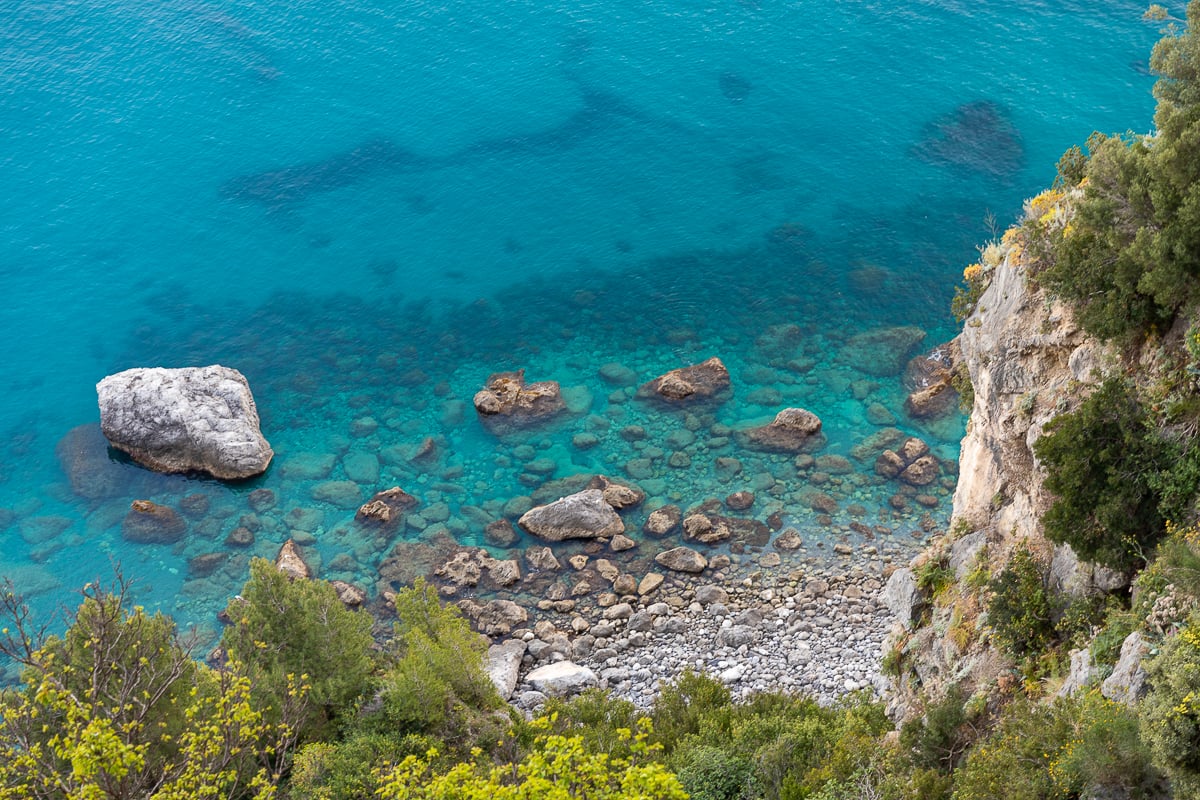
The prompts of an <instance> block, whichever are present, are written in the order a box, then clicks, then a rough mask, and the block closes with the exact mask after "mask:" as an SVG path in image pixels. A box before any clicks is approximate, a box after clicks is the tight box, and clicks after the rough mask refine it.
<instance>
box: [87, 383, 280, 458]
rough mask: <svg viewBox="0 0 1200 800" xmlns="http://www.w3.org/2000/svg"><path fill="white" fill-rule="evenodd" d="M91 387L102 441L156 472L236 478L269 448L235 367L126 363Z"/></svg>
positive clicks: (268, 454) (270, 453)
mask: <svg viewBox="0 0 1200 800" xmlns="http://www.w3.org/2000/svg"><path fill="white" fill-rule="evenodd" d="M96 393H97V395H98V398H99V403H100V429H101V430H102V431H103V432H104V436H105V438H107V439H108V442H109V444H111V445H112V446H113V447H115V448H116V449H118V450H121V451H122V452H125V453H127V454H129V456H130V457H131V458H132V459H133V460H134V461H136V462H137V463H139V464H141V465H142V466H144V467H148V468H149V469H152V470H155V471H157V472H192V471H196V472H206V473H208V474H209V475H212V476H213V477H214V478H219V479H221V480H237V479H240V478H250V477H253V476H255V475H259V474H262V473H263V472H265V471H266V469H267V466H268V465H269V464H270V463H271V458H272V456H274V454H275V453H274V451H273V450H272V449H271V446H270V445H269V444H268V443H267V440H266V439H264V438H263V435H262V432H261V431H260V430H259V420H258V409H257V407H256V406H255V405H254V397H253V396H252V395H251V394H250V385H249V384H248V383H247V382H246V378H245V377H244V376H243V375H242V373H240V372H238V371H237V370H236V369H230V368H229V367H222V366H219V365H213V366H208V367H185V368H183V369H164V368H162V367H152V368H146V369H128V370H125V371H124V372H118V373H117V374H115V375H109V376H108V377H107V378H105V379H104V380H102V381H100V383H98V384H97V385H96Z"/></svg>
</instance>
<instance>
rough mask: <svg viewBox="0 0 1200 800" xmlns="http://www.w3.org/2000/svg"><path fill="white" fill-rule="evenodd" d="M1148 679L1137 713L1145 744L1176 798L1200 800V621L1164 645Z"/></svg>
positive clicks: (1149, 671) (1186, 627)
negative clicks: (1145, 692) (1144, 694)
mask: <svg viewBox="0 0 1200 800" xmlns="http://www.w3.org/2000/svg"><path fill="white" fill-rule="evenodd" d="M1147 673H1148V677H1147V681H1148V683H1149V686H1150V691H1149V693H1148V694H1147V696H1146V697H1145V698H1144V699H1143V700H1142V702H1141V704H1140V706H1139V709H1138V711H1139V715H1140V717H1141V735H1142V740H1143V741H1145V742H1146V744H1147V745H1148V746H1149V748H1150V752H1151V753H1152V754H1153V757H1154V763H1155V764H1156V765H1158V767H1160V768H1161V769H1162V770H1163V771H1164V772H1166V773H1167V775H1168V776H1169V777H1170V779H1171V785H1172V787H1173V789H1174V792H1175V797H1178V798H1184V797H1197V796H1200V617H1197V616H1195V615H1193V617H1192V618H1191V620H1190V621H1189V622H1188V624H1187V625H1186V626H1185V627H1184V628H1183V629H1182V630H1180V631H1179V633H1177V634H1176V635H1174V636H1171V637H1168V638H1167V640H1166V641H1165V642H1163V645H1162V648H1161V650H1160V651H1159V654H1158V656H1157V657H1155V658H1154V659H1153V660H1152V661H1151V662H1150V663H1149V666H1148V667H1147Z"/></svg>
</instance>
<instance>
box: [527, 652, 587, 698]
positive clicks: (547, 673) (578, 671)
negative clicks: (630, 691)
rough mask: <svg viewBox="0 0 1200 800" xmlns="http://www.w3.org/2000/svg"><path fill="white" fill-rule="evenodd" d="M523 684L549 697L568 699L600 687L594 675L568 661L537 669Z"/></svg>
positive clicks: (585, 668)
mask: <svg viewBox="0 0 1200 800" xmlns="http://www.w3.org/2000/svg"><path fill="white" fill-rule="evenodd" d="M525 682H526V683H528V684H530V685H531V686H533V688H535V689H537V690H538V691H539V692H541V693H542V694H545V695H547V696H549V697H569V696H571V695H574V694H579V693H580V692H582V691H583V690H584V689H588V688H590V687H592V686H599V685H600V681H599V680H598V679H597V678H596V673H594V672H592V671H591V670H590V669H588V668H587V667H581V666H579V665H578V664H573V663H571V662H570V661H559V662H557V663H555V664H547V665H545V666H544V667H538V668H537V669H535V670H534V671H533V672H530V673H529V674H528V675H526V676H525Z"/></svg>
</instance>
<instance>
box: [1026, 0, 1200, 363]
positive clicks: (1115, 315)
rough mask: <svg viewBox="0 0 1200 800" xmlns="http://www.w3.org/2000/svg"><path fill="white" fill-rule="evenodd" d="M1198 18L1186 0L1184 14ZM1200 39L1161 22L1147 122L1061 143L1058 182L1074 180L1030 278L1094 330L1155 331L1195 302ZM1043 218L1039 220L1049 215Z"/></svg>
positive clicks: (1115, 333) (1199, 255)
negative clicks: (1084, 142) (1082, 143)
mask: <svg viewBox="0 0 1200 800" xmlns="http://www.w3.org/2000/svg"><path fill="white" fill-rule="evenodd" d="M1197 18H1200V11H1198V9H1197V8H1196V4H1195V2H1192V3H1189V5H1188V19H1189V21H1194V20H1196V19H1197ZM1198 63H1200V42H1198V41H1197V39H1196V38H1195V37H1194V36H1192V35H1191V33H1190V31H1186V32H1183V33H1180V32H1179V31H1178V30H1175V29H1170V30H1169V31H1168V35H1167V36H1165V37H1164V38H1163V39H1162V40H1161V41H1160V42H1159V43H1158V45H1156V46H1155V48H1154V52H1153V54H1152V56H1151V59H1150V66H1151V69H1153V70H1154V71H1155V72H1156V73H1157V74H1158V75H1160V76H1161V77H1160V79H1159V80H1158V82H1157V83H1156V84H1155V88H1154V94H1155V98H1156V99H1157V101H1158V106H1157V110H1156V112H1155V117H1154V124H1155V130H1154V132H1153V133H1151V134H1148V135H1133V134H1122V135H1114V136H1106V135H1103V134H1094V135H1093V136H1092V137H1091V138H1090V139H1089V140H1088V146H1087V150H1088V155H1087V158H1086V159H1081V158H1080V157H1079V156H1078V154H1075V153H1074V152H1072V153H1069V154H1068V155H1069V156H1074V157H1069V158H1065V159H1064V161H1063V162H1062V163H1061V164H1060V170H1059V175H1060V183H1061V185H1062V186H1063V187H1064V188H1067V189H1079V190H1080V192H1081V196H1080V197H1078V198H1077V199H1075V200H1074V201H1073V202H1072V204H1071V206H1072V208H1071V213H1070V214H1069V215H1068V221H1066V222H1065V224H1063V225H1059V226H1052V230H1051V231H1049V235H1050V238H1051V242H1050V244H1051V246H1050V247H1049V248H1048V249H1047V255H1048V258H1047V259H1046V260H1045V263H1044V270H1043V271H1042V272H1041V273H1040V275H1039V279H1040V280H1041V281H1043V282H1044V283H1045V284H1046V285H1047V286H1048V287H1050V288H1051V289H1052V290H1054V291H1055V292H1057V293H1058V294H1060V295H1061V296H1063V297H1065V298H1068V299H1069V300H1070V301H1071V302H1072V304H1073V305H1074V306H1075V308H1076V309H1077V311H1078V313H1079V318H1080V321H1081V322H1082V324H1083V325H1084V327H1085V328H1087V330H1089V331H1091V332H1092V333H1094V334H1096V335H1097V336H1100V337H1102V338H1106V339H1109V338H1116V339H1122V340H1130V339H1136V338H1140V337H1144V336H1147V335H1152V334H1155V333H1159V334H1161V333H1163V332H1165V331H1166V330H1167V329H1168V328H1169V327H1170V324H1171V323H1172V321H1173V320H1174V319H1175V317H1176V315H1177V314H1178V313H1179V312H1180V311H1182V310H1184V309H1188V308H1190V307H1191V306H1193V305H1194V303H1195V301H1196V299H1197V288H1198V284H1197V278H1198V277H1200V182H1197V177H1200V81H1198V80H1197V78H1198V77H1200V76H1198V75H1197V66H1196V65H1197V64H1198ZM1038 222H1042V223H1043V224H1042V228H1043V230H1045V229H1046V228H1047V226H1046V225H1045V223H1046V222H1049V220H1042V219H1041V218H1040V217H1039V219H1038V220H1035V221H1033V223H1034V224H1037V223H1038Z"/></svg>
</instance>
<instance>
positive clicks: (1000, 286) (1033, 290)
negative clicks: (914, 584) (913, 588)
mask: <svg viewBox="0 0 1200 800" xmlns="http://www.w3.org/2000/svg"><path fill="white" fill-rule="evenodd" d="M958 342H959V345H960V346H961V351H962V359H963V364H965V366H966V369H967V373H968V375H969V377H970V381H971V385H972V387H973V390H974V403H973V406H972V409H971V421H970V424H969V425H968V427H967V433H966V436H965V437H964V438H963V441H962V447H961V449H960V454H959V462H958V485H957V488H956V490H955V494H954V510H953V523H952V528H953V527H965V528H966V529H967V531H968V533H967V534H966V535H964V536H961V537H960V538H959V540H958V541H956V542H953V543H952V552H954V551H955V550H958V551H961V557H960V558H958V559H957V561H958V564H957V565H956V566H957V567H958V568H957V569H956V574H960V575H961V574H963V572H964V571H966V570H969V569H970V567H969V566H968V565H969V564H973V563H975V558H976V557H975V556H971V555H970V554H971V553H978V552H981V551H982V548H984V547H986V548H987V553H988V556H989V560H990V561H991V564H992V569H993V571H995V570H997V569H999V568H1000V566H1001V565H1002V559H1003V558H1004V557H1005V555H1006V554H1007V553H1009V552H1011V551H1012V550H1013V549H1014V547H1015V546H1016V543H1018V542H1021V541H1028V542H1029V543H1030V544H1031V545H1032V546H1035V547H1044V548H1046V549H1047V550H1049V549H1050V547H1049V544H1048V543H1046V542H1045V538H1044V535H1043V531H1042V527H1041V522H1040V520H1041V517H1042V515H1043V514H1044V513H1045V511H1046V510H1047V509H1048V508H1049V506H1050V504H1051V502H1052V500H1053V498H1052V497H1051V496H1050V494H1049V493H1048V492H1047V491H1046V489H1045V487H1044V485H1043V478H1044V474H1043V471H1042V470H1041V469H1040V468H1039V466H1038V464H1037V462H1036V459H1035V457H1034V454H1033V444H1034V442H1035V441H1036V440H1037V439H1038V438H1039V437H1040V436H1041V435H1042V432H1043V429H1044V427H1045V425H1046V423H1048V422H1049V421H1050V420H1051V419H1053V418H1054V417H1056V416H1058V415H1059V414H1060V413H1062V412H1063V411H1064V410H1070V409H1071V408H1073V407H1075V406H1076V405H1077V404H1078V402H1079V401H1080V400H1081V399H1082V398H1083V397H1084V396H1086V393H1087V385H1086V382H1085V383H1084V384H1083V385H1081V382H1080V376H1081V375H1083V374H1084V373H1086V377H1088V378H1089V380H1093V381H1094V380H1095V379H1096V368H1095V366H1094V365H1098V364H1102V363H1103V362H1104V361H1105V359H1104V358H1103V356H1102V354H1100V353H1099V352H1098V350H1097V347H1098V346H1097V345H1096V344H1095V343H1094V342H1093V341H1092V340H1090V339H1089V338H1088V337H1087V336H1086V335H1085V334H1084V333H1083V332H1082V330H1080V328H1079V326H1078V325H1077V324H1076V322H1075V321H1074V318H1073V316H1072V314H1071V312H1070V310H1069V309H1068V308H1067V307H1066V306H1065V305H1063V304H1062V303H1061V302H1059V301H1058V300H1056V299H1054V298H1052V297H1049V296H1047V295H1046V294H1045V293H1044V291H1043V290H1042V289H1040V288H1039V287H1037V286H1036V285H1034V284H1031V283H1030V281H1029V280H1028V277H1027V268H1026V266H1025V265H1023V264H1022V263H1020V261H1019V260H1014V259H1013V258H1011V257H1006V258H1005V259H1004V260H1003V261H1002V263H1000V264H999V265H997V266H996V267H995V269H994V271H993V272H992V274H991V282H990V284H989V285H988V287H987V289H986V290H985V291H984V293H983V296H982V297H981V298H980V300H979V303H978V304H977V307H976V310H975V312H974V313H973V314H972V315H971V317H970V318H968V319H967V321H966V324H965V325H964V326H963V330H962V333H961V334H960V336H959V337H958ZM1085 365H1087V366H1086V367H1085ZM1081 390H1082V391H1081ZM891 446H894V445H891ZM921 450H922V448H920V447H915V445H914V443H913V442H912V441H911V440H909V441H906V442H904V443H903V444H901V446H899V447H896V448H895V450H892V451H889V452H887V453H885V454H884V456H883V457H881V458H880V459H879V461H877V463H876V471H877V472H878V473H879V474H880V475H882V476H884V477H894V478H897V479H901V480H908V481H909V482H911V483H914V484H915V483H917V482H918V481H921V480H925V479H927V478H929V477H930V475H929V473H931V472H932V465H931V464H929V462H923V463H922V464H921V465H918V462H921V460H922V459H925V458H929V457H930V456H929V454H927V453H924V452H921ZM875 452H876V453H878V452H879V451H878V450H876V451H875ZM914 466H915V468H914ZM927 468H928V469H927ZM909 469H912V472H908V473H907V475H906V478H901V476H902V475H905V471H906V470H909ZM959 542H961V544H959ZM1072 555H1073V554H1072ZM1055 560H1056V563H1063V564H1065V563H1066V562H1068V561H1070V560H1071V559H1068V558H1065V557H1060V556H1059V554H1058V553H1057V552H1056V555H1055ZM1075 572H1077V570H1074V569H1061V570H1058V573H1061V574H1063V575H1068V576H1073V575H1074V573H1075ZM1061 582H1062V583H1063V584H1064V586H1063V588H1064V589H1067V590H1068V591H1069V590H1070V589H1069V588H1068V587H1067V586H1066V584H1068V583H1070V584H1072V585H1075V584H1078V585H1079V586H1085V585H1090V584H1091V581H1090V580H1075V579H1074V578H1073V577H1063V578H1062V579H1061ZM893 588H895V589H896V590H897V591H899V590H900V589H901V588H902V587H899V586H897V587H893ZM901 641H907V642H909V644H908V645H906V646H905V653H906V654H909V655H911V658H912V660H911V662H910V663H911V668H912V670H913V671H914V672H915V673H916V675H917V676H918V678H920V684H921V687H922V692H923V693H924V695H925V698H926V700H928V699H934V700H936V699H938V698H939V697H941V696H943V695H944V693H945V691H946V690H947V688H948V687H949V686H950V685H952V684H954V683H959V684H960V685H961V686H962V687H963V689H964V690H965V691H967V692H970V691H974V689H975V688H976V687H978V686H982V685H987V684H988V683H989V682H990V681H992V680H994V679H995V677H996V675H998V674H1000V672H1001V671H1002V670H1003V669H1005V668H1007V667H1006V665H1007V660H1006V658H1005V657H1004V656H1003V654H1002V653H1000V652H999V651H998V650H996V649H995V648H994V647H991V646H988V645H987V644H986V643H984V642H980V643H975V644H972V645H971V646H970V648H969V649H968V650H967V652H961V651H960V650H959V649H958V648H957V646H956V645H955V644H954V642H953V640H952V639H951V638H949V637H948V636H947V635H946V634H945V628H944V627H943V628H942V629H941V632H939V629H938V628H937V627H936V626H935V625H934V624H933V623H930V624H928V625H925V626H923V627H919V628H917V629H916V630H915V631H913V632H912V633H911V634H906V633H904V632H903V631H901V632H900V634H899V636H897V637H896V638H894V639H893V643H896V642H901ZM886 646H887V645H885V647H886ZM893 689H894V692H895V694H894V695H893V698H892V700H891V710H892V713H893V715H894V716H895V717H897V718H899V719H903V718H905V717H907V716H910V715H912V714H916V713H920V709H921V708H922V706H921V701H919V700H918V699H917V698H916V696H915V693H914V692H913V689H912V685H910V684H905V683H903V682H898V683H895V684H894V685H893Z"/></svg>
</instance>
